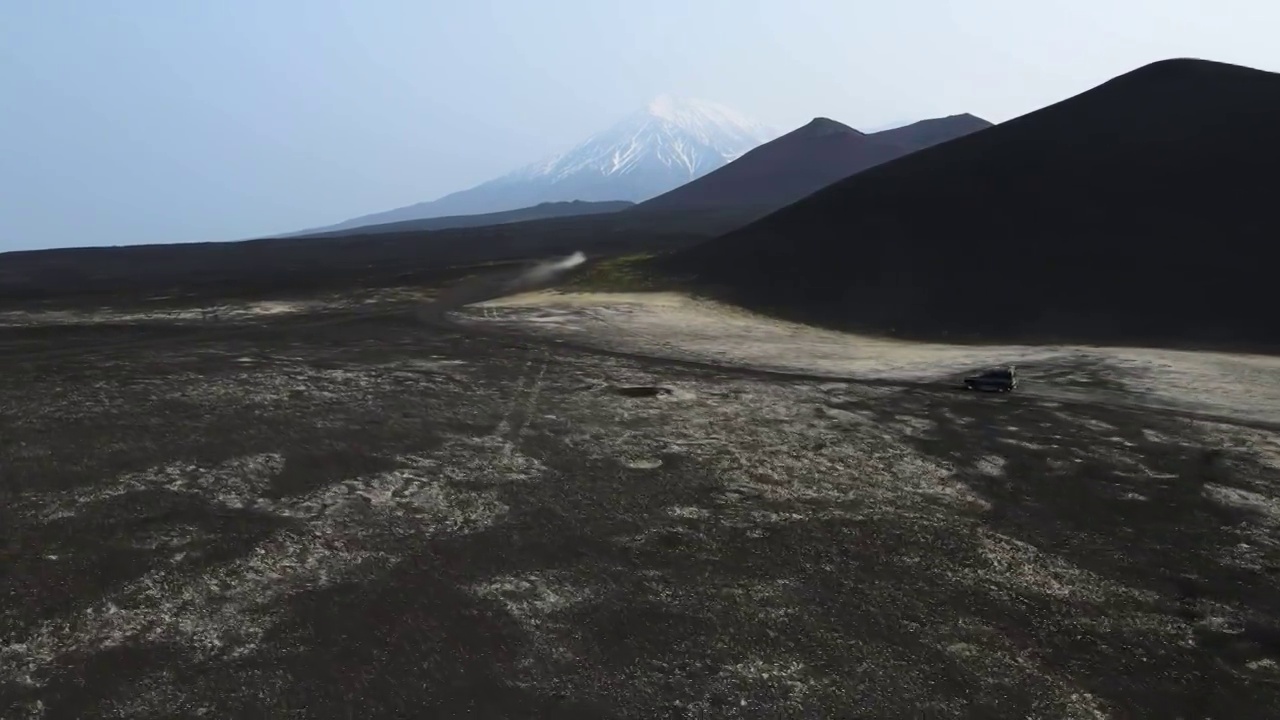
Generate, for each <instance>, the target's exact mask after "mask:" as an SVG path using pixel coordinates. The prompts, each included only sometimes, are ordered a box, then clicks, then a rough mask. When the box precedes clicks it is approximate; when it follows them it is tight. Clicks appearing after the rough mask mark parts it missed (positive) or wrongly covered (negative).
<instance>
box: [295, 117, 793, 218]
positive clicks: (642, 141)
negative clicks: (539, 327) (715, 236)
mask: <svg viewBox="0 0 1280 720" xmlns="http://www.w3.org/2000/svg"><path fill="white" fill-rule="evenodd" d="M772 137H774V133H773V132H772V131H771V130H769V129H768V128H765V127H764V126H762V125H760V124H758V123H756V122H753V121H751V120H748V119H746V118H744V117H743V116H741V115H739V114H738V113H736V112H734V111H733V110H730V109H728V108H726V107H724V106H722V105H717V104H715V103H711V102H707V101H702V100H681V99H676V98H672V97H669V96H661V97H659V98H657V99H655V100H654V101H653V102H651V103H649V105H648V106H647V107H645V108H643V109H642V110H639V111H636V112H634V113H632V114H631V115H629V116H627V117H626V118H623V119H622V120H621V121H620V122H618V123H616V124H615V125H613V126H612V127H610V128H609V129H608V130H605V131H604V132H601V133H598V134H596V135H594V136H592V137H590V138H588V139H587V140H586V141H584V142H582V143H580V144H579V145H577V146H576V147H574V148H572V149H571V150H569V151H568V152H565V153H562V154H560V155H557V156H555V157H553V158H550V159H548V160H544V161H542V162H538V163H534V164H532V165H529V166H527V167H524V168H521V169H519V170H516V171H515V172H512V173H510V174H507V175H504V176H502V177H500V178H497V179H494V180H490V181H488V182H486V183H483V184H481V185H477V186H476V187H473V188H470V189H468V190H463V191H460V192H456V193H452V194H450V195H446V196H444V197H442V198H440V199H438V200H432V201H430V202H422V203H416V204H414V205H409V206H407V207H402V208H396V209H394V210H388V211H386V212H380V213H373V214H371V215H364V216H361V217H358V218H353V219H351V220H348V221H345V222H342V223H338V224H336V225H331V226H328V227H323V228H316V229H315V230H313V231H310V232H332V231H337V230H345V229H351V228H357V227H362V226H366V225H379V224H383V223H391V222H399V221H403V220H420V219H424V218H435V217H444V216H451V215H476V214H481V213H493V212H504V211H507V210H515V209H518V208H524V207H532V206H535V205H538V204H540V203H546V202H565V201H571V200H585V201H591V202H599V201H608V200H629V201H633V202H639V201H642V200H647V199H649V198H651V197H654V196H655V195H660V194H662V193H664V192H666V191H668V190H670V189H672V188H674V187H678V186H680V185H683V184H684V183H687V182H689V181H690V180H693V179H694V178H698V177H701V176H702V175H704V174H706V173H708V172H710V171H712V170H714V169H716V168H718V167H720V166H721V165H724V164H725V163H727V162H729V161H730V160H733V159H735V158H737V157H739V156H740V155H742V154H743V153H745V152H747V151H748V150H750V149H752V148H754V147H756V146H757V145H759V144H761V143H763V142H766V141H767V140H770V139H771V138H772Z"/></svg>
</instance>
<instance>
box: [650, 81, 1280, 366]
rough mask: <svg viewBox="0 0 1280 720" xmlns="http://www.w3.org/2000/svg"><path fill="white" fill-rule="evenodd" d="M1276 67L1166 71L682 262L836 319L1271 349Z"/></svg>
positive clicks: (929, 155) (798, 210)
mask: <svg viewBox="0 0 1280 720" xmlns="http://www.w3.org/2000/svg"><path fill="white" fill-rule="evenodd" d="M1278 127H1280V75H1276V74H1272V73H1268V72H1262V71H1258V70H1253V69H1249V68H1244V67H1238V66H1233V65H1224V64H1219V63H1213V62H1207V61H1200V60H1169V61H1163V62H1158V63H1154V64H1152V65H1148V66H1145V67H1143V68H1140V69H1138V70H1136V71H1133V72H1131V73H1128V74H1126V75H1123V76H1120V77H1118V78H1115V79H1113V80H1111V81H1109V82H1107V83H1105V84H1103V85H1101V86H1099V87H1096V88H1094V89H1092V90H1089V91H1087V92H1085V93H1082V94H1080V95H1077V96H1075V97H1072V98H1070V99H1068V100H1065V101H1062V102H1060V103H1057V104H1055V105H1052V106H1050V107H1047V108H1044V109H1042V110H1039V111H1037V112H1033V113H1031V114H1028V115H1025V116H1023V117H1020V118H1017V119H1015V120H1011V121H1009V122H1006V123H1003V124H1001V125H999V126H996V127H994V128H991V129H989V130H986V131H984V132H980V133H974V134H972V135H968V136H966V137H963V138H960V139H958V140H955V141H952V142H949V143H946V144H944V145H939V146H936V147H933V148H929V149H926V150H922V151H920V152H917V153H914V154H911V155H909V156H906V157H903V158H900V159H898V160H895V161H892V162H889V163H886V164H884V165H880V166H878V167H875V168H872V169H870V170H867V171H865V172H862V173H859V174H858V175H855V176H853V177H851V178H848V179H846V180H844V181H841V182H839V183H837V184H835V185H833V186H830V187H828V188H826V189H824V190H822V191H820V192H818V193H816V194H814V195H812V196H810V197H808V198H805V199H804V200H802V201H800V202H798V203H796V204H794V205H791V206H790V207H787V208H784V209H782V210H780V211H778V212H776V213H774V214H772V215H770V216H768V217H766V218H764V219H762V220H760V221H758V222H755V223H753V224H751V225H748V226H747V227H744V228H741V229H739V230H736V231H733V232H731V233H729V234H727V235H725V236H722V237H719V238H717V239H715V240H711V241H709V242H707V243H704V244H701V245H699V246H696V247H694V248H692V249H690V250H688V251H685V252H682V253H678V254H677V255H675V256H673V257H672V258H671V259H669V261H668V262H669V263H670V265H671V267H672V269H675V270H679V271H681V272H685V273H689V274H692V275H694V276H696V277H697V278H699V279H700V281H701V282H704V283H708V284H712V285H715V286H717V287H718V288H719V291H720V292H722V293H725V294H727V295H728V296H729V297H730V298H732V299H734V300H736V301H738V302H742V303H744V304H747V305H749V306H755V307H760V308H771V309H773V310H774V311H777V312H782V313H786V314H793V315H804V316H807V317H810V318H812V319H816V320H820V321H823V322H829V323H835V324H840V325H843V326H846V327H860V328H864V329H875V330H880V331H887V332H894V333H896V334H900V335H914V336H924V335H935V334H939V333H949V334H950V336H951V337H956V336H957V335H960V334H965V335H970V336H976V337H982V338H992V339H995V338H1005V337H1013V336H1021V337H1025V338H1028V339H1033V338H1048V337H1058V338H1064V339H1065V338H1073V339H1078V340H1098V341H1103V342H1138V341H1141V342H1158V343H1182V342H1197V343H1200V342H1204V343H1232V344H1246V343H1248V344H1258V345H1267V346H1280V296H1277V295H1276V293H1275V291H1274V289H1273V286H1274V283H1275V275H1276V271H1275V268H1276V267H1277V264H1276V260H1277V254H1278V253H1277V250H1276V243H1277V239H1280V213H1277V211H1276V208H1275V201H1276V196H1277V190H1280V181H1277V180H1276V179H1275V178H1276V176H1275V168H1276V167H1277V164H1280V135H1278V134H1277V132H1276V128H1278Z"/></svg>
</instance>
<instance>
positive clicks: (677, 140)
mask: <svg viewBox="0 0 1280 720" xmlns="http://www.w3.org/2000/svg"><path fill="white" fill-rule="evenodd" d="M774 137H777V133H776V132H774V131H772V130H771V129H769V128H766V127H765V126H763V125H761V124H760V123H757V122H754V121H752V120H750V119H748V118H746V117H744V116H743V115H741V114H740V113H738V112H736V111H734V110H732V109H730V108H728V107H725V106H723V105H720V104H717V103H713V102H709V101H706V100H696V99H689V98H678V97H675V96H672V95H659V96H658V97H656V98H654V99H653V100H652V101H650V102H649V103H648V104H647V105H646V106H645V107H644V108H643V109H641V110H638V111H636V112H633V113H632V114H630V115H628V116H627V117H625V118H623V119H622V120H620V121H619V122H618V123H616V124H615V125H614V126H613V127H611V128H609V129H608V130H605V131H604V132H602V133H598V134H596V135H594V136H592V137H591V138H589V139H588V140H586V141H585V142H583V143H581V144H580V145H578V146H577V147H575V148H573V149H571V150H569V151H568V152H566V153H563V154H561V155H559V156H556V157H554V158H551V159H549V160H547V161H544V162H540V163H535V164H533V165H530V166H528V167H526V168H524V169H522V170H519V171H517V172H515V173H513V174H512V175H510V176H508V179H509V180H512V181H528V180H541V181H544V182H545V181H550V182H552V183H562V182H567V181H569V180H570V179H573V181H575V182H578V181H583V180H585V179H586V178H589V177H595V178H602V179H603V178H621V177H624V176H625V177H629V179H630V182H629V184H630V185H633V186H636V190H637V191H639V188H640V187H643V188H644V194H647V193H648V192H653V194H654V195H657V194H660V193H661V192H665V191H666V190H667V189H671V188H674V187H676V186H678V185H681V184H683V183H686V182H688V181H690V180H693V179H695V178H698V177H700V176H702V175H705V174H706V173H708V172H711V171H712V170H715V169H716V168H718V167H720V166H721V165H724V164H725V163H728V162H731V161H733V160H734V159H736V158H737V157H738V156H740V155H742V154H743V153H745V152H747V151H748V150H751V149H752V148H755V147H756V146H758V145H760V144H762V143H764V142H767V141H769V140H771V139H773V138H774ZM642 177H643V181H642V180H641V178H642ZM658 188H665V189H658ZM655 189H656V191H655ZM627 199H635V200H641V199H645V198H644V197H627Z"/></svg>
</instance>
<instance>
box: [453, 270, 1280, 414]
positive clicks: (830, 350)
mask: <svg viewBox="0 0 1280 720" xmlns="http://www.w3.org/2000/svg"><path fill="white" fill-rule="evenodd" d="M459 317H460V318H462V319H463V320H464V322H476V323H489V324H498V325H504V326H509V327H522V328H524V329H527V330H531V331H534V332H538V333H542V334H545V335H547V336H549V337H553V338H556V337H558V338H562V339H570V338H572V339H573V340H575V341H578V342H590V343H592V344H597V345H600V346H601V347H605V348H608V349H612V350H619V351H624V352H634V353H636V354H641V355H650V356H657V357H672V358H678V359H692V360H699V361H704V362H713V363H725V364H735V365H742V366H747V367H753V368H760V369H767V370H775V371H782V372H795V373H803V374H810V375H826V376H830V377H832V378H837V377H838V378H849V379H880V380H897V381H903V382H920V381H925V382H946V383H953V382H955V381H956V378H957V377H958V376H960V375H962V374H964V373H966V372H969V371H972V370H974V369H976V368H981V367H986V366H990V365H997V364H1015V365H1018V366H1021V367H1023V368H1024V371H1023V373H1022V380H1023V387H1022V394H1024V395H1028V396H1035V397H1043V398H1045V399H1046V400H1059V401H1061V400H1070V401H1084V402H1090V401H1098V400H1105V401H1107V402H1113V403H1120V404H1130V405H1135V406H1138V407H1151V408H1156V409H1170V410H1193V411H1198V412H1210V413H1214V414H1221V415H1225V416H1228V417H1240V418H1243V419H1249V420H1263V421H1268V422H1280V358H1277V357H1270V356H1261V355H1241V354H1229V353H1210V352H1186V351H1174V350H1158V349H1152V350H1148V349H1141V348H1099V347H1092V346H1070V345H1050V346H1030V345H998V346H997V345H990V346H972V345H948V344H944V343H923V342H908V341H901V340H894V339H887V338H882V337H869V336H863V335H855V334H850V333H842V332H836V331H832V330H826V329H822V328H815V327H811V326H807V325H802V324H798V323H792V322H786V321H782V320H777V319H773V318H769V317H765V316H762V315H758V314H753V313H750V312H747V311H745V310H742V309H739V308H734V307H730V306H726V305H724V304H720V303H716V302H712V301H708V300H702V299H696V298H692V297H689V296H686V295H681V294H677V293H619V294H610V293H559V292H551V291H544V292H537V293H525V294H522V295H513V296H510V297H505V298H500V299H497V300H492V301H489V302H486V303H483V304H481V305H479V306H477V308H476V309H474V310H471V311H468V312H465V313H462V314H461V315H459ZM1072 364H1078V365H1079V366H1081V367H1086V368H1093V372H1095V373H1103V374H1109V379H1110V380H1111V381H1112V382H1113V384H1114V385H1116V386H1123V387H1124V388H1125V389H1124V391H1123V392H1120V391H1117V390H1115V389H1105V388H1093V387H1088V383H1089V382H1090V381H1089V380H1088V378H1087V377H1084V376H1081V377H1080V378H1075V375H1072V374H1071V373H1067V375H1062V371H1061V370H1058V371H1056V374H1055V373H1049V374H1048V375H1044V376H1043V377H1041V376H1040V375H1038V373H1041V372H1042V370H1041V368H1046V367H1051V366H1053V367H1058V368H1062V367H1068V366H1070V365H1072ZM1076 374H1077V375H1078V374H1079V373H1076ZM1087 374H1088V373H1086V375H1087ZM1072 378H1075V380H1072ZM1079 382H1083V383H1085V385H1086V386H1085V387H1081V386H1079V385H1078V384H1077V383H1079Z"/></svg>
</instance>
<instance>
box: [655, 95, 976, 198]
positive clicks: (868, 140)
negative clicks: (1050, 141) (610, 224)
mask: <svg viewBox="0 0 1280 720" xmlns="http://www.w3.org/2000/svg"><path fill="white" fill-rule="evenodd" d="M990 126H991V123H989V122H987V121H986V120H982V119H980V118H977V117H974V116H972V115H954V116H951V117H946V118H934V119H931V120H922V121H920V122H917V123H912V124H911V125H908V126H906V127H902V128H895V129H893V130H886V131H883V132H879V133H874V134H870V135H869V134H866V133H863V132H860V131H858V130H855V129H854V128H851V127H849V126H848V125H845V124H843V123H839V122H836V121H835V120H831V119H829V118H815V119H814V120H813V121H811V122H810V123H808V124H807V125H805V126H803V127H801V128H798V129H796V130H792V131H791V132H789V133H787V134H786V135H783V136H782V137H779V138H776V139H774V140H771V141H769V142H767V143H765V144H763V145H761V146H759V147H757V148H755V149H753V150H751V151H750V152H747V153H746V154H744V155H743V156H742V157H740V158H738V159H737V160H734V161H733V162H731V163H729V164H728V165H725V166H724V167H721V168H719V169H717V170H714V171H712V172H710V173H708V174H706V175H704V176H702V177H700V178H698V179H696V180H693V181H691V182H689V183H687V184H685V185H681V186H680V187H678V188H676V189H674V190H671V191H669V192H667V193H664V194H662V195H659V196H658V197H656V198H653V199H651V200H647V201H645V202H643V203H641V204H640V205H638V206H637V207H636V208H634V209H633V210H632V211H631V212H634V213H642V212H645V211H651V210H666V211H670V210H683V209H705V208H716V207H738V208H744V209H750V210H755V211H757V212H756V215H757V217H763V216H765V215H767V214H769V213H770V212H773V211H774V210H777V209H779V208H782V207H785V206H787V205H789V204H791V203H793V202H795V201H797V200H800V199H801V198H803V197H805V196H807V195H810V194H812V193H814V192H817V191H818V190H821V189H822V188H824V187H826V186H828V185H830V184H832V183H834V182H837V181H839V180H843V179H844V178H847V177H849V176H850V175H853V174H855V173H859V172H862V171H863V170H866V169H867V168H871V167H875V166H876V165H880V164H881V163H885V162H888V161H890V160H894V159H897V158H900V157H902V156H904V155H907V154H909V153H912V152H915V151H917V150H921V149H923V148H926V147H930V146H932V145H936V144H938V143H942V142H946V141H948V140H952V139H955V138H957V137H961V136H963V135H967V134H969V133H971V132H974V131H976V130H981V129H983V128H986V127H990Z"/></svg>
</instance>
